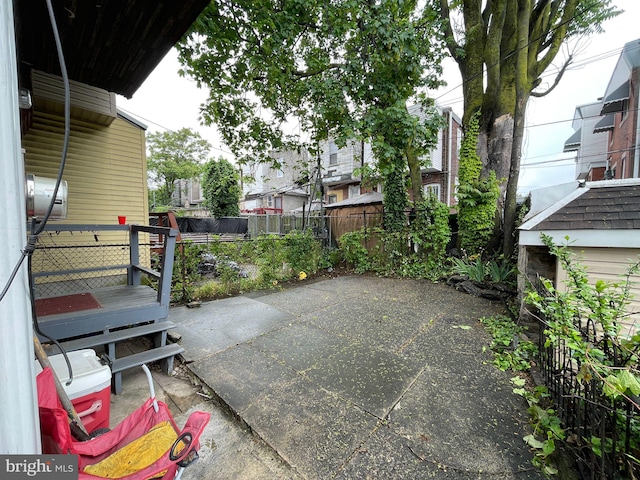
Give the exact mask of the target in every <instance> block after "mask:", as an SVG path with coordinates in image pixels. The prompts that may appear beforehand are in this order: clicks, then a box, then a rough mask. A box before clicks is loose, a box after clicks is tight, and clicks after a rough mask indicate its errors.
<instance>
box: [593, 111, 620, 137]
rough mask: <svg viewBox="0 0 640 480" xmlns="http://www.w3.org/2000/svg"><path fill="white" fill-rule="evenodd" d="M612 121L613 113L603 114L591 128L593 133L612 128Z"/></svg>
mask: <svg viewBox="0 0 640 480" xmlns="http://www.w3.org/2000/svg"><path fill="white" fill-rule="evenodd" d="M614 122H615V115H614V114H613V113H610V114H608V115H605V116H604V117H602V118H601V119H600V120H598V123H596V126H595V127H594V128H593V133H600V132H606V131H609V130H613V126H614Z"/></svg>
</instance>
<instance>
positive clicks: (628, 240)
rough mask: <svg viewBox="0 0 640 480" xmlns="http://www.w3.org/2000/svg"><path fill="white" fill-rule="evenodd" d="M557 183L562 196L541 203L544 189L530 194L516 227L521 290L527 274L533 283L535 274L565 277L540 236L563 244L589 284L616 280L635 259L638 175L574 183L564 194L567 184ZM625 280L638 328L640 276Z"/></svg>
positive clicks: (639, 241)
mask: <svg viewBox="0 0 640 480" xmlns="http://www.w3.org/2000/svg"><path fill="white" fill-rule="evenodd" d="M560 187H561V188H562V189H564V192H565V194H564V195H562V196H561V197H560V198H559V199H554V200H552V201H548V202H547V203H546V204H544V201H543V203H542V204H541V202H540V201H539V199H540V198H541V197H543V198H547V199H549V198H552V199H553V198H554V197H553V195H551V194H550V192H549V191H548V190H545V191H544V192H537V191H533V192H531V201H532V211H531V212H530V213H529V215H528V216H527V217H526V218H525V222H524V223H523V224H522V226H521V227H520V247H519V259H518V262H519V270H520V272H522V274H523V275H522V276H521V278H520V279H519V290H520V291H521V292H522V291H523V290H524V287H525V283H526V280H527V278H528V279H529V280H531V281H534V282H535V279H536V277H537V276H538V275H539V276H542V277H545V278H548V279H550V280H553V281H554V284H555V285H556V286H557V287H559V286H562V285H563V283H564V281H565V280H566V278H567V276H566V272H565V271H564V270H563V269H562V268H561V266H560V265H559V263H558V262H557V260H556V259H555V257H552V256H551V255H550V254H549V251H548V249H547V247H546V246H545V245H544V243H543V242H542V239H541V235H542V234H545V235H548V236H549V237H551V238H552V239H553V241H554V243H555V244H558V245H560V244H568V245H569V247H568V248H569V250H570V251H571V252H573V253H575V254H576V257H577V259H578V260H579V261H580V262H581V263H582V264H583V265H584V266H585V267H586V269H587V274H588V276H589V279H590V281H592V282H593V283H595V282H596V281H597V280H605V281H611V282H613V281H620V280H621V275H624V274H625V273H626V271H627V269H628V267H629V266H630V265H632V264H634V263H637V262H638V261H639V260H640V179H637V178H636V179H628V180H609V181H600V182H587V183H576V184H575V186H574V188H573V190H572V191H570V192H569V193H566V185H565V186H560ZM536 192H537V193H536ZM540 193H542V195H540ZM567 239H568V240H567ZM630 280H631V282H633V283H632V286H631V293H632V295H633V297H634V298H633V299H632V302H631V305H630V307H629V309H630V311H631V312H634V314H633V315H631V316H630V322H629V325H628V327H629V328H630V329H631V328H633V329H634V330H635V329H636V328H638V327H640V275H634V276H632V278H631V279H630ZM634 324H635V326H634Z"/></svg>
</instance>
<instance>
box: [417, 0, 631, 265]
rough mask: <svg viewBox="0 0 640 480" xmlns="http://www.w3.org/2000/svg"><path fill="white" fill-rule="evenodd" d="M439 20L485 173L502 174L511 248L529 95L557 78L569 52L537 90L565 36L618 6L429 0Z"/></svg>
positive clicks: (593, 27)
mask: <svg viewBox="0 0 640 480" xmlns="http://www.w3.org/2000/svg"><path fill="white" fill-rule="evenodd" d="M430 3H431V5H432V7H433V8H434V9H436V10H438V12H439V14H440V17H441V19H442V21H443V29H444V32H445V35H446V42H447V47H448V49H449V52H450V53H451V55H452V57H453V58H454V60H455V61H456V62H457V64H458V67H459V69H460V73H461V75H462V90H463V96H464V115H463V123H464V125H465V126H466V125H468V124H469V121H470V119H471V118H472V116H473V115H474V114H475V113H476V112H480V117H479V126H480V129H479V132H478V152H479V154H480V157H481V160H482V164H483V176H485V177H487V176H488V175H489V174H490V172H495V174H496V176H497V178H498V179H507V182H503V191H502V199H503V201H502V202H501V204H502V203H503V204H504V242H503V252H504V253H505V255H507V256H509V255H510V254H511V253H512V251H513V248H514V240H515V239H514V232H515V220H516V191H517V186H518V176H519V173H520V157H521V148H522V139H523V133H524V120H525V113H526V107H527V103H528V100H529V98H530V96H543V95H546V94H547V93H549V92H550V91H551V90H553V88H554V87H555V86H556V85H557V84H558V82H559V81H560V78H561V77H562V74H563V73H564V71H565V69H566V67H567V66H568V65H569V64H570V62H571V61H572V57H571V55H569V56H568V57H567V58H566V59H564V64H563V65H562V66H561V67H560V68H558V69H557V70H556V78H555V81H553V82H552V83H551V85H550V86H549V88H548V89H547V90H546V91H541V90H540V87H541V86H542V85H543V82H542V76H543V74H544V73H545V72H547V71H548V70H549V69H550V68H551V67H552V63H553V62H554V61H555V59H556V57H557V56H558V54H559V52H560V51H561V48H562V46H563V45H566V44H567V42H568V40H570V39H573V38H577V37H579V36H582V35H588V34H592V33H595V32H599V31H601V25H602V23H603V22H604V21H605V20H607V19H609V18H611V17H613V16H615V15H617V14H618V13H620V12H617V11H616V10H615V7H612V6H611V1H610V0H597V1H594V0H492V1H486V2H480V1H470V0H464V1H460V0H431V2H430Z"/></svg>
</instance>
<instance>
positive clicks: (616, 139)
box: [564, 39, 640, 181]
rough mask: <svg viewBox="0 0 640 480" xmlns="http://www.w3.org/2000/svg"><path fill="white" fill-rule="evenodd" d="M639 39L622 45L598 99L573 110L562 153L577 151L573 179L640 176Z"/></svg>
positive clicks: (591, 179)
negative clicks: (569, 130) (573, 113)
mask: <svg viewBox="0 0 640 480" xmlns="http://www.w3.org/2000/svg"><path fill="white" fill-rule="evenodd" d="M639 73H640V39H638V40H634V41H632V42H629V43H627V44H625V46H624V48H623V49H622V53H621V54H620V58H619V59H618V63H617V64H616V67H615V68H614V70H613V73H612V74H611V78H610V80H609V84H608V85H607V89H606V91H605V92H604V95H603V97H602V99H601V100H599V101H598V102H595V103H592V104H588V105H582V106H579V107H577V108H576V113H575V115H574V122H573V128H574V129H575V133H574V134H573V135H572V136H571V137H570V138H569V139H567V141H566V142H565V145H564V151H565V152H569V151H575V152H577V153H576V155H577V162H576V179H577V180H586V181H598V180H611V179H625V178H638V177H640V149H639V148H638V142H639V141H640V136H639V135H638V125H639V124H638V106H639V104H638V99H639V89H640V83H639V82H640V76H639Z"/></svg>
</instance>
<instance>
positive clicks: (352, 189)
mask: <svg viewBox="0 0 640 480" xmlns="http://www.w3.org/2000/svg"><path fill="white" fill-rule="evenodd" d="M359 195H360V185H349V198H354V197H358V196H359Z"/></svg>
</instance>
